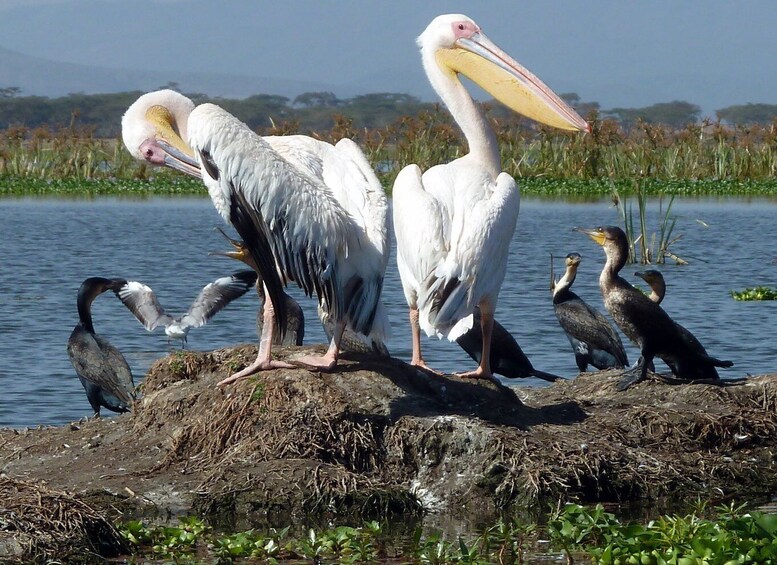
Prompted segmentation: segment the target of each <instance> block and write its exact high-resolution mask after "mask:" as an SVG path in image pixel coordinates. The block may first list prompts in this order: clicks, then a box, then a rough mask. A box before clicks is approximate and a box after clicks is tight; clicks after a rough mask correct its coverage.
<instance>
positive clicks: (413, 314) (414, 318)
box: [410, 306, 443, 377]
mask: <svg viewBox="0 0 777 565" xmlns="http://www.w3.org/2000/svg"><path fill="white" fill-rule="evenodd" d="M410 332H411V334H412V336H413V358H412V359H410V364H411V365H412V366H413V367H418V368H419V369H423V370H424V371H427V372H429V373H431V374H433V375H436V376H438V377H441V376H442V375H443V374H442V373H441V372H440V371H435V370H434V369H432V368H431V367H430V366H429V365H427V364H426V361H424V358H423V357H422V356H421V326H420V324H419V323H418V307H417V306H411V307H410Z"/></svg>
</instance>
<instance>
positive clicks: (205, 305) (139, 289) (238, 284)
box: [114, 271, 256, 345]
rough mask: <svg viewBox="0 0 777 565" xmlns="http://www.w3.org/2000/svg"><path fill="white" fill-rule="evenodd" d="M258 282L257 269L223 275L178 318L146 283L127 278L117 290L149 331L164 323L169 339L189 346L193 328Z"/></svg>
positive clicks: (204, 322)
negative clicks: (188, 336)
mask: <svg viewBox="0 0 777 565" xmlns="http://www.w3.org/2000/svg"><path fill="white" fill-rule="evenodd" d="M254 284H256V273H255V272H254V271H238V272H236V273H233V274H232V275H230V276H228V277H220V278H218V279H216V280H215V281H213V282H212V283H208V284H207V285H205V286H204V287H203V289H202V290H201V291H200V293H199V294H198V295H197V298H195V300H194V302H192V305H191V306H190V307H189V310H188V311H187V312H186V314H184V315H183V316H180V317H177V318H176V317H174V316H171V315H170V314H168V313H167V312H165V309H164V308H162V305H161V304H160V303H159V300H158V299H157V297H156V294H154V291H153V290H151V287H149V286H147V285H145V284H143V283H142V282H138V281H127V282H126V283H125V284H124V285H122V286H121V287H119V288H118V289H115V290H114V292H115V293H116V296H118V297H119V300H121V301H122V302H123V303H124V305H125V306H126V307H127V308H129V310H130V312H132V313H133V314H134V315H135V317H136V318H137V319H138V320H139V321H140V323H141V324H143V326H145V328H146V329H147V330H148V331H150V332H152V331H154V330H155V329H156V328H157V327H159V326H164V328H165V334H167V337H168V338H169V339H180V340H181V342H182V343H183V344H184V345H185V344H186V336H187V335H188V334H189V330H190V329H192V328H199V327H201V326H204V325H205V324H206V323H208V321H209V320H210V319H211V318H212V317H213V316H215V315H216V314H217V313H218V312H219V311H221V309H222V308H224V307H225V306H226V305H227V304H229V303H230V302H232V301H233V300H235V299H237V298H240V297H241V296H243V295H244V294H245V293H246V292H248V291H249V290H250V289H251V288H253V286H254Z"/></svg>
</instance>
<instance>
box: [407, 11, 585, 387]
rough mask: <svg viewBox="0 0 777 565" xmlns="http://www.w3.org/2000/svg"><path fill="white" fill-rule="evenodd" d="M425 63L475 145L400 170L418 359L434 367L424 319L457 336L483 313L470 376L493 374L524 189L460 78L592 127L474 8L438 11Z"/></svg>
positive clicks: (425, 36) (548, 120) (575, 125)
mask: <svg viewBox="0 0 777 565" xmlns="http://www.w3.org/2000/svg"><path fill="white" fill-rule="evenodd" d="M418 45H419V47H420V48H421V59H422V61H423V65H424V70H425V71H426V75H427V77H428V78H429V81H430V82H431V84H432V87H433V88H434V89H435V91H436V92H437V94H438V95H439V96H440V98H441V99H442V100H443V102H444V103H445V105H446V106H447V107H448V110H449V111H450V112H451V114H452V115H453V118H454V119H455V120H456V122H457V123H458V125H459V127H460V128H461V130H462V132H463V133H464V137H465V138H466V140H467V144H468V145H469V153H468V154H467V155H465V156H463V157H461V158H459V159H456V160H455V161H453V162H451V163H448V164H444V165H436V166H434V167H432V168H431V169H429V170H428V171H426V172H425V173H423V174H422V173H421V169H420V168H419V167H418V166H417V165H408V166H407V167H405V168H404V169H402V171H400V173H399V175H398V176H397V179H396V181H395V183H394V194H393V197H394V230H395V233H396V237H397V265H398V267H399V273H400V276H401V279H402V288H403V290H404V293H405V298H406V299H407V303H408V306H409V307H410V325H411V331H412V337H413V356H412V359H411V364H413V365H416V366H420V367H424V368H427V369H428V367H427V366H426V364H425V362H424V360H423V357H422V355H421V337H420V328H419V324H420V327H422V328H423V329H424V331H425V332H426V333H427V335H432V334H437V336H438V337H442V336H443V335H447V337H448V339H450V340H451V341H453V340H455V339H456V338H457V337H459V336H461V335H462V334H463V333H464V332H465V331H467V329H468V328H470V327H471V325H472V317H471V315H472V313H473V311H474V309H475V307H476V306H479V308H480V312H481V327H482V333H483V351H482V354H481V357H480V363H479V365H478V368H477V369H476V370H475V371H472V372H468V373H464V374H463V375H462V376H467V377H484V378H492V371H491V367H490V358H491V356H490V347H491V337H492V328H493V319H494V309H495V308H496V303H497V298H498V295H499V289H500V287H501V285H502V280H503V279H504V273H505V267H506V262H507V252H508V246H509V244H510V239H511V237H512V235H513V231H514V230H515V224H516V221H517V218H518V208H519V204H520V193H519V190H518V187H517V185H516V183H515V181H514V180H513V178H512V177H511V176H510V175H508V174H507V173H503V172H501V171H502V165H501V162H500V159H499V147H498V145H497V141H496V136H495V135H494V132H493V131H491V129H490V128H489V127H488V125H487V123H486V119H485V117H484V116H483V114H482V112H481V111H480V109H479V108H478V106H477V104H476V103H475V102H474V100H473V99H472V97H471V96H470V95H469V94H468V93H467V91H466V89H465V88H464V85H463V84H462V83H461V81H460V80H459V77H458V75H459V73H461V74H464V75H465V76H467V77H469V78H470V79H472V80H473V81H475V82H476V83H477V84H479V85H480V86H482V87H483V88H484V89H486V90H487V91H488V92H489V93H490V94H492V95H493V96H494V97H495V98H497V99H498V100H500V101H501V102H502V103H504V104H505V105H507V106H508V107H510V108H511V109H513V110H515V111H516V112H519V113H520V114H523V115H525V116H527V117H529V118H532V119H534V120H537V121H540V122H542V123H545V124H548V125H551V126H555V127H558V128H561V129H567V130H582V131H588V130H589V126H588V124H587V123H586V122H585V120H583V119H582V118H581V117H580V116H578V115H577V113H575V111H574V110H572V108H570V107H569V106H568V105H567V104H565V103H564V102H563V101H562V100H561V99H560V98H559V97H558V96H556V95H555V94H554V93H553V92H552V91H551V90H550V89H549V88H548V87H547V86H545V85H544V84H543V83H542V82H541V81H540V80H539V79H538V78H537V77H535V76H534V75H533V74H532V73H530V72H529V71H528V70H527V69H525V68H524V67H522V66H521V65H520V64H519V63H517V62H516V61H514V60H513V59H512V58H511V57H510V56H509V55H507V54H506V53H505V52H504V51H502V50H501V49H500V48H499V47H497V46H496V45H495V44H494V43H493V42H492V41H490V40H489V39H488V38H487V37H486V36H485V35H484V34H483V33H482V32H481V31H480V28H479V27H478V25H477V24H476V23H475V22H473V21H472V20H471V19H470V18H468V17H467V16H463V15H460V14H449V15H443V16H438V17H437V18H435V19H434V20H432V22H431V23H430V24H429V26H428V27H427V28H426V30H425V31H424V32H423V33H422V34H421V36H420V37H419V38H418Z"/></svg>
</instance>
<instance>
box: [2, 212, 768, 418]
mask: <svg viewBox="0 0 777 565" xmlns="http://www.w3.org/2000/svg"><path fill="white" fill-rule="evenodd" d="M650 209H651V213H653V216H651V217H649V222H650V223H649V229H650V230H655V229H656V228H657V225H658V219H657V216H658V204H657V203H651V205H650ZM673 213H674V214H675V215H676V216H677V217H678V220H677V226H676V228H675V235H681V236H682V238H681V239H680V240H679V241H678V242H677V243H675V244H674V245H673V247H672V250H673V252H675V253H676V254H678V255H679V256H681V257H684V258H686V259H688V260H689V261H690V264H689V265H686V266H675V265H661V266H659V267H658V268H660V269H661V270H662V271H663V273H664V275H665V277H666V280H667V284H668V290H667V298H666V299H665V301H664V304H663V306H664V307H665V309H666V310H667V311H668V312H669V313H670V315H672V316H673V317H674V318H675V319H676V320H677V321H679V322H680V323H682V324H683V325H685V326H686V327H687V328H688V329H690V330H691V331H693V332H694V333H695V334H696V335H697V337H699V338H700V339H701V341H702V342H703V343H704V344H705V346H706V347H707V350H708V351H709V352H710V353H711V354H712V355H714V356H717V357H719V358H725V359H731V360H732V361H734V363H735V366H734V367H733V368H731V369H723V370H721V375H722V376H724V377H732V378H733V377H741V376H744V375H748V374H751V375H757V374H763V373H769V372H775V371H777V344H776V343H775V336H774V330H775V327H774V320H775V318H776V317H777V302H735V301H734V300H733V299H732V298H731V297H730V295H729V291H730V290H732V289H736V290H741V289H743V288H745V287H752V286H758V285H767V286H777V264H775V260H776V258H777V249H775V242H777V222H775V218H777V204H776V203H774V202H771V201H766V200H753V201H744V200H733V199H724V200H682V201H675V204H674V207H673ZM618 223H619V219H618V215H617V212H616V210H615V209H614V208H613V207H612V206H611V204H610V203H609V201H601V202H595V203H585V204H579V203H566V202H546V201H539V200H530V199H524V200H523V202H522V204H521V213H520V217H519V220H518V227H517V229H516V233H515V239H514V241H513V243H512V248H511V255H510V260H509V265H508V271H507V276H506V278H505V282H504V285H503V287H502V292H501V295H500V302H499V306H498V308H497V319H498V320H499V321H500V322H501V323H502V324H503V325H504V326H505V327H506V328H507V329H508V330H510V331H511V332H512V333H513V335H515V337H516V338H517V339H518V342H519V343H520V344H521V346H522V348H523V350H524V351H525V352H526V354H527V355H528V356H529V358H530V359H531V360H532V363H533V364H534V366H535V367H537V368H539V369H542V370H544V371H548V372H552V373H556V374H559V375H562V376H566V377H572V376H574V375H576V374H577V369H576V365H575V361H574V356H573V353H572V350H571V347H570V345H569V342H568V341H567V339H566V336H565V335H564V333H563V331H562V330H561V328H560V326H559V325H558V322H557V321H556V317H555V315H554V313H553V307H552V305H551V301H550V291H549V280H550V275H549V261H550V260H549V256H550V253H553V254H554V255H555V256H557V257H559V259H558V260H557V262H556V274H557V276H558V275H560V274H561V272H562V271H563V260H561V259H560V258H563V257H564V256H565V255H566V254H567V253H570V252H572V251H576V252H579V253H581V254H582V256H583V262H582V264H581V267H580V269H579V272H578V277H577V281H576V282H575V285H574V289H575V291H576V292H577V293H578V294H579V295H580V296H581V297H582V298H583V299H584V300H586V301H587V302H589V304H591V305H593V306H595V307H596V308H598V309H600V310H603V305H602V299H601V295H600V293H599V288H598V274H599V271H600V270H601V267H602V264H603V263H604V253H603V251H602V250H601V248H600V247H599V246H598V245H596V244H595V243H594V242H593V241H591V240H590V239H589V238H588V237H587V236H585V235H583V234H580V233H578V232H574V231H572V227H574V226H587V227H595V226H596V225H600V224H618ZM217 225H219V226H220V225H223V223H222V221H221V218H220V217H219V216H218V214H217V213H216V211H215V209H214V208H213V205H212V204H211V202H210V200H209V199H207V198H198V199H195V198H189V199H182V198H175V199H163V198H159V199H150V200H142V201H137V200H128V199H110V198H100V199H96V200H75V201H74V200H48V199H46V200H44V199H20V200H12V199H6V200H0V226H1V227H0V232H1V233H2V245H1V246H0V289H2V292H0V386H2V391H3V392H2V396H0V426H13V427H21V426H34V425H38V424H62V423H65V422H69V421H73V420H78V419H79V418H81V417H83V416H90V415H91V409H90V407H89V404H88V402H87V400H86V396H85V394H84V391H83V388H82V387H81V384H80V382H79V381H78V378H77V377H76V375H75V373H74V371H73V368H72V366H71V365H70V361H69V359H68V356H67V352H66V344H67V339H68V336H69V335H70V332H71V330H72V328H73V326H74V325H75V324H76V323H77V321H78V314H77V312H76V293H77V291H78V287H79V285H80V284H81V282H82V281H83V279H85V278H87V277H90V276H105V277H122V278H127V279H134V280H139V281H143V282H145V283H146V284H148V285H149V286H151V288H153V289H154V290H155V291H156V293H157V295H158V297H159V300H160V302H161V303H162V305H163V306H164V307H165V308H166V309H167V310H168V311H169V312H170V313H172V314H175V315H179V314H181V313H183V312H184V311H185V310H186V309H187V308H188V306H189V304H190V303H191V301H192V300H193V299H194V297H195V296H196V295H197V293H198V292H199V290H200V289H201V288H202V286H204V285H205V284H206V283H208V282H210V281H212V280H214V279H216V278H218V277H220V276H224V275H225V274H229V273H231V272H233V271H236V270H239V269H241V268H242V267H243V266H242V264H240V263H237V262H235V261H231V260H229V259H226V258H217V257H209V256H208V251H213V250H219V249H221V250H224V249H226V248H227V247H226V242H225V241H224V240H223V238H222V237H221V236H220V235H219V234H218V233H217V232H215V231H214V230H213V228H214V226H217ZM640 267H641V266H639V265H630V266H627V267H626V268H625V269H624V275H625V276H626V277H627V278H628V279H629V280H631V281H632V282H634V283H642V281H641V279H636V278H635V277H632V273H633V272H634V271H636V270H639V269H640ZM290 290H291V292H290V293H291V294H292V295H293V296H295V298H297V299H298V300H299V301H300V302H301V304H302V305H303V308H305V315H306V320H307V327H306V342H307V343H321V342H323V341H324V334H323V331H322V330H321V328H320V324H319V323H318V320H317V317H316V314H315V303H314V301H313V299H309V298H305V297H304V296H302V295H301V293H300V292H298V289H296V288H292V289H290ZM384 301H385V303H386V306H387V307H388V310H389V312H390V315H391V322H392V327H393V332H394V336H393V338H392V339H391V340H390V342H389V343H388V345H389V348H390V350H391V352H392V354H393V355H394V356H396V357H399V358H401V359H404V360H408V359H409V357H410V330H409V326H408V323H407V307H406V304H405V302H404V298H403V295H402V290H401V286H400V282H399V275H398V273H397V269H396V259H395V255H393V256H392V260H391V261H390V263H389V269H388V272H387V276H386V283H385V295H384ZM257 306H258V299H257V298H256V296H255V295H254V293H253V292H251V293H249V294H247V295H246V296H245V297H243V298H241V299H240V300H238V301H236V302H233V303H232V304H231V305H229V306H228V307H227V308H226V309H225V310H223V311H222V312H220V313H219V314H218V315H217V316H216V317H215V318H213V319H212V320H211V322H210V323H209V324H208V325H206V326H204V327H202V328H199V329H195V330H192V331H191V332H190V334H189V342H188V348H190V349H196V350H209V349H214V348H219V347H225V346H230V345H234V344H237V343H245V342H254V343H255V342H256V333H255V317H256V310H257ZM93 317H94V324H95V328H96V331H97V332H98V333H99V334H101V335H103V336H104V337H106V338H108V339H109V340H110V341H111V342H112V343H113V344H114V345H115V346H117V347H118V348H119V349H120V350H121V351H122V352H123V353H124V355H125V357H126V358H127V360H128V362H129V364H130V366H131V367H132V370H133V373H134V375H135V381H136V383H139V382H141V380H142V377H143V375H144V373H145V372H146V370H147V369H148V367H149V366H150V365H151V363H153V361H154V360H156V359H158V358H159V357H162V356H165V355H167V354H168V353H169V352H170V350H171V347H172V346H170V345H168V343H167V338H166V336H165V335H164V331H163V330H161V329H157V332H156V333H153V334H152V333H149V332H146V331H145V330H144V329H143V327H142V326H141V325H140V324H139V323H138V322H137V321H136V320H135V318H134V317H132V315H131V314H130V313H129V311H128V310H127V309H126V308H125V307H124V306H123V305H122V304H121V303H120V302H119V301H118V300H116V299H115V298H114V296H113V294H112V293H110V292H109V293H106V294H104V295H102V296H101V297H99V298H98V299H97V300H96V301H95V303H94V305H93ZM625 341H626V340H625V339H624V342H625ZM626 345H627V352H628V354H629V357H630V360H631V361H632V362H633V361H635V360H636V359H637V357H638V351H637V349H636V348H635V347H634V346H633V345H632V344H630V343H627V344H626ZM423 347H424V355H425V357H426V359H427V362H428V363H429V364H430V365H431V366H433V367H436V368H438V369H441V370H444V371H449V372H451V371H458V370H464V369H470V368H472V367H474V363H473V362H472V361H471V360H470V359H469V357H467V355H466V354H465V353H463V352H462V351H461V350H460V349H459V348H458V346H457V345H456V344H455V343H453V344H452V343H449V342H447V341H438V340H437V339H426V338H424V341H423ZM658 368H659V370H662V369H663V366H662V365H661V364H659V367H658ZM521 384H533V385H538V386H541V385H542V384H543V381H538V380H536V379H526V380H524V381H522V382H521ZM105 413H106V415H109V414H110V412H108V411H105Z"/></svg>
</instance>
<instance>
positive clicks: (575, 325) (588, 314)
mask: <svg viewBox="0 0 777 565" xmlns="http://www.w3.org/2000/svg"><path fill="white" fill-rule="evenodd" d="M555 311H556V316H557V317H558V321H559V323H560V324H561V327H562V328H564V331H566V332H567V333H568V334H569V335H571V336H572V337H574V338H575V339H578V340H580V341H582V342H585V343H587V344H588V345H589V346H593V347H595V348H596V349H601V350H603V351H607V352H608V353H610V354H612V355H613V356H614V357H615V358H616V359H617V360H618V361H619V362H621V363H622V364H623V365H627V364H628V360H627V357H626V352H625V350H624V349H623V343H622V342H621V339H620V337H619V336H618V334H617V333H616V332H615V329H614V328H613V327H612V326H611V325H610V323H609V322H608V321H607V318H605V317H604V316H603V315H602V314H601V313H600V312H598V311H597V310H595V309H593V308H591V307H590V306H589V305H588V304H586V303H585V302H584V301H583V300H582V299H581V298H572V299H570V300H566V301H564V302H561V303H559V304H556V305H555Z"/></svg>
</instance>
